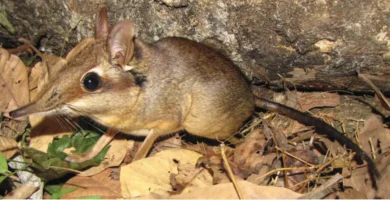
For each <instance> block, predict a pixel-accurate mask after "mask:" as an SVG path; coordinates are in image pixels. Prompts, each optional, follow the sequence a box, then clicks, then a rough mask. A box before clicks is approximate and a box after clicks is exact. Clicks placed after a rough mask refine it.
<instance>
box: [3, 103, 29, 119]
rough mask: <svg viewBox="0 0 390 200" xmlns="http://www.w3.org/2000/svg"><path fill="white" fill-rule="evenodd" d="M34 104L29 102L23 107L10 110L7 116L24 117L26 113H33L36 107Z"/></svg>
mask: <svg viewBox="0 0 390 200" xmlns="http://www.w3.org/2000/svg"><path fill="white" fill-rule="evenodd" d="M35 105H36V104H35V103H31V104H27V105H25V106H23V107H20V108H18V109H16V110H13V111H11V112H9V113H8V114H9V116H10V117H12V118H19V117H24V116H26V115H29V114H32V113H35V112H36V111H35V109H36V106H35Z"/></svg>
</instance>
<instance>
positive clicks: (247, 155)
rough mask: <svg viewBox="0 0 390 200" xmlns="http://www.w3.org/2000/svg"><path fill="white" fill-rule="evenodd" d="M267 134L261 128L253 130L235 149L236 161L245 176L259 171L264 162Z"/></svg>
mask: <svg viewBox="0 0 390 200" xmlns="http://www.w3.org/2000/svg"><path fill="white" fill-rule="evenodd" d="M265 144H266V140H265V136H264V134H263V131H262V130H261V129H255V130H254V131H252V132H251V133H250V134H249V135H248V137H247V138H246V140H245V141H244V142H243V143H241V144H239V145H238V146H237V147H236V150H235V151H234V156H233V158H234V163H236V165H237V167H238V168H239V169H241V170H242V173H243V174H244V176H249V175H250V174H252V173H253V172H255V173H257V172H258V170H259V169H260V168H261V166H262V165H263V162H264V156H263V152H264V147H265Z"/></svg>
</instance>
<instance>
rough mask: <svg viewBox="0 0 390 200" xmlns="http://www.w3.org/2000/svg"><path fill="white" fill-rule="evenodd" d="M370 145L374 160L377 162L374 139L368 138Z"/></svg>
mask: <svg viewBox="0 0 390 200" xmlns="http://www.w3.org/2000/svg"><path fill="white" fill-rule="evenodd" d="M368 143H369V144H370V149H371V153H372V158H373V159H374V160H375V159H376V154H375V147H374V145H373V143H372V138H371V137H370V138H368Z"/></svg>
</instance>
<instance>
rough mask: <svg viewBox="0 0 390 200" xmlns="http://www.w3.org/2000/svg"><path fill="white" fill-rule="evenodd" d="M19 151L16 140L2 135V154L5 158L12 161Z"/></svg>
mask: <svg viewBox="0 0 390 200" xmlns="http://www.w3.org/2000/svg"><path fill="white" fill-rule="evenodd" d="M18 150H19V146H18V143H17V142H16V141H15V140H14V139H12V138H9V137H5V136H2V135H0V152H2V153H3V154H4V156H5V158H7V159H10V158H11V157H12V156H14V155H15V153H16V152H18Z"/></svg>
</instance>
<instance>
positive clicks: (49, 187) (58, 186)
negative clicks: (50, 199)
mask: <svg viewBox="0 0 390 200" xmlns="http://www.w3.org/2000/svg"><path fill="white" fill-rule="evenodd" d="M61 188H62V184H55V185H46V186H45V190H46V191H47V192H48V193H49V194H51V195H53V194H55V193H58V192H60V191H61Z"/></svg>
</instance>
